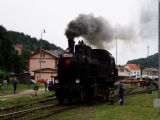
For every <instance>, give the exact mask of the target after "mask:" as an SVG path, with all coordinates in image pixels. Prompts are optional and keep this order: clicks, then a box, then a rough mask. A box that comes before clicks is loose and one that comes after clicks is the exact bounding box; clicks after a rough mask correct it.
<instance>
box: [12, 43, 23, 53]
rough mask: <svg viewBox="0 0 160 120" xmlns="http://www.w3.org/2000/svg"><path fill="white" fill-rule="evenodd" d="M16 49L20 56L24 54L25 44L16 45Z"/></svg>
mask: <svg viewBox="0 0 160 120" xmlns="http://www.w3.org/2000/svg"><path fill="white" fill-rule="evenodd" d="M13 47H14V49H15V50H17V51H18V54H19V55H20V54H22V50H23V49H24V45H23V44H14V45H13Z"/></svg>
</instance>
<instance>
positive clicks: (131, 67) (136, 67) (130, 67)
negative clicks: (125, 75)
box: [127, 64, 140, 70]
mask: <svg viewBox="0 0 160 120" xmlns="http://www.w3.org/2000/svg"><path fill="white" fill-rule="evenodd" d="M127 66H128V68H129V69H130V70H140V67H139V65H138V64H127Z"/></svg>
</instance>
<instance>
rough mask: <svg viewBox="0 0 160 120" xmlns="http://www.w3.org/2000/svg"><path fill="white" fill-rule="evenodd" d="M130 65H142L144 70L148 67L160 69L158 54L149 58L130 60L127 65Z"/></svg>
mask: <svg viewBox="0 0 160 120" xmlns="http://www.w3.org/2000/svg"><path fill="white" fill-rule="evenodd" d="M128 63H133V64H140V66H141V68H142V69H143V68H146V67H152V68H158V53H156V54H154V55H151V56H149V57H147V58H139V59H135V60H130V61H128V62H127V64H128Z"/></svg>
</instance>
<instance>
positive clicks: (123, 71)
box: [117, 65, 130, 80]
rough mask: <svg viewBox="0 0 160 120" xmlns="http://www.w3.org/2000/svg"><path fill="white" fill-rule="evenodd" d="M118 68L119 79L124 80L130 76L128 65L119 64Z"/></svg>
mask: <svg viewBox="0 0 160 120" xmlns="http://www.w3.org/2000/svg"><path fill="white" fill-rule="evenodd" d="M117 69H118V79H119V80H124V79H127V78H129V76H130V70H129V69H128V68H127V67H125V66H120V65H118V66H117Z"/></svg>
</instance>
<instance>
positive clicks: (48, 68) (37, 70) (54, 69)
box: [32, 68, 57, 72]
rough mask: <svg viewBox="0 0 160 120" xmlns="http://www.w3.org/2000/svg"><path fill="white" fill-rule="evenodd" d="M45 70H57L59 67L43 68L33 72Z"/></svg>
mask: <svg viewBox="0 0 160 120" xmlns="http://www.w3.org/2000/svg"><path fill="white" fill-rule="evenodd" d="M43 70H51V71H57V69H53V68H41V69H36V70H33V71H32V72H40V71H43Z"/></svg>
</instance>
